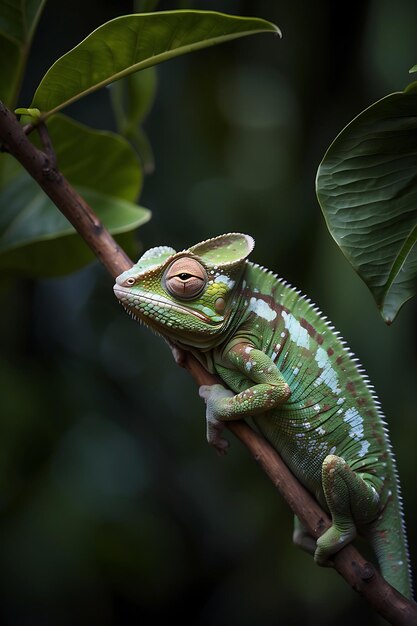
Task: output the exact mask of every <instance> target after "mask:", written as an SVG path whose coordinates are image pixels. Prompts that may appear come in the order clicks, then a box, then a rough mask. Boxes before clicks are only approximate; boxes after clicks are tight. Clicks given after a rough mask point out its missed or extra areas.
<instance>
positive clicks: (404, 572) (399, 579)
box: [370, 493, 413, 600]
mask: <svg viewBox="0 0 417 626" xmlns="http://www.w3.org/2000/svg"><path fill="white" fill-rule="evenodd" d="M370 541H371V544H372V547H373V549H374V551H375V554H376V557H377V559H378V563H379V567H380V569H381V573H382V575H383V577H384V578H385V580H386V581H387V582H389V584H390V585H392V586H393V587H394V588H395V589H397V590H398V591H399V592H400V593H402V594H403V595H404V596H405V597H406V598H409V599H410V600H412V599H413V590H412V582H411V566H410V559H409V555H408V547H407V537H406V533H405V525H404V519H403V513H402V506H401V499H400V496H398V495H397V493H392V494H391V495H390V497H389V498H388V501H387V504H386V506H385V508H384V510H383V511H382V513H381V515H380V516H379V517H378V519H377V520H376V521H375V522H374V523H373V524H372V527H371V532H370Z"/></svg>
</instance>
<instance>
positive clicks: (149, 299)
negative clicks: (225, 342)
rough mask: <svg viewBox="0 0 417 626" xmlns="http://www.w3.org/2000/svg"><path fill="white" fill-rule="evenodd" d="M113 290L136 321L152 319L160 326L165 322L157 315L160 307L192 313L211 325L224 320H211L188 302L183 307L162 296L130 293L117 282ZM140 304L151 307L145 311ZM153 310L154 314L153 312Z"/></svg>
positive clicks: (166, 309)
mask: <svg viewBox="0 0 417 626" xmlns="http://www.w3.org/2000/svg"><path fill="white" fill-rule="evenodd" d="M113 291H114V293H115V295H116V297H117V298H118V300H119V301H120V304H122V306H123V308H124V309H126V311H127V313H129V315H130V316H131V317H133V318H134V319H136V320H137V321H144V322H145V323H148V320H149V319H151V320H154V321H158V322H159V323H160V324H161V326H165V325H166V323H164V320H163V318H161V315H160V314H159V315H157V313H158V309H159V310H160V309H162V310H165V311H177V312H178V313H182V314H183V315H187V316H189V315H190V314H191V315H194V317H197V318H198V319H199V320H201V321H202V322H204V324H210V325H211V326H220V325H221V324H222V323H223V322H224V317H222V318H221V319H217V320H213V319H211V318H210V317H208V316H207V315H204V313H202V312H201V311H197V310H195V309H193V308H192V307H190V303H188V306H187V307H185V306H182V305H181V304H178V303H177V302H175V303H174V302H171V301H170V300H167V299H166V298H164V297H163V296H148V295H145V294H143V293H140V294H132V292H131V291H130V290H129V289H126V288H124V287H121V286H120V285H117V284H116V285H115V286H114V287H113ZM140 304H144V305H146V304H147V305H150V306H151V307H153V308H151V309H150V310H149V311H146V312H145V311H144V310H142V309H141V308H140V307H139V306H138V305H140ZM154 312H155V313H156V314H154ZM157 318H158V319H157ZM168 321H169V320H167V322H168Z"/></svg>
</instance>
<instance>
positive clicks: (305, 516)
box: [0, 102, 417, 626]
mask: <svg viewBox="0 0 417 626" xmlns="http://www.w3.org/2000/svg"><path fill="white" fill-rule="evenodd" d="M41 137H42V138H43V142H44V145H45V148H46V152H43V151H41V150H39V149H37V148H36V147H35V146H34V145H33V144H32V143H31V142H30V140H29V139H28V137H27V136H26V134H25V132H24V129H23V128H22V126H21V125H20V124H19V122H18V121H17V119H16V118H15V116H14V115H13V114H12V113H11V112H10V111H9V110H8V109H7V108H6V107H5V106H4V105H3V104H2V103H1V102H0V142H1V143H3V145H4V148H5V149H6V150H7V152H9V153H10V154H11V155H12V156H14V157H15V158H16V159H17V160H18V161H19V162H20V163H21V164H22V165H23V167H24V168H25V169H26V170H27V171H28V173H29V174H30V175H31V176H32V177H33V178H34V179H35V180H36V181H37V182H38V183H39V185H40V186H41V187H42V189H43V190H44V191H45V193H46V194H47V195H48V196H49V197H50V198H51V199H52V200H53V202H54V203H55V204H56V206H57V207H58V209H59V210H60V211H61V212H62V213H63V214H64V215H65V216H66V217H67V219H68V220H69V221H70V222H71V224H72V225H73V226H74V228H75V229H76V230H77V231H78V233H79V234H80V236H81V237H82V238H83V239H84V241H85V242H86V243H87V244H88V245H89V246H90V248H91V249H92V251H93V252H94V254H95V255H96V256H97V258H98V259H99V260H100V261H101V262H102V263H103V265H104V266H105V268H106V269H107V271H108V272H109V273H110V274H111V276H112V277H113V278H115V277H116V276H118V275H119V274H120V273H121V272H123V271H125V270H126V269H129V267H131V266H132V262H131V260H130V259H129V258H128V257H127V255H126V254H125V253H124V252H123V250H122V249H121V248H120V247H119V246H118V245H117V243H116V242H115V241H114V239H113V238H112V236H111V235H110V234H109V232H108V231H107V230H106V229H105V228H104V227H103V225H102V224H101V222H100V220H99V219H98V218H97V216H96V215H95V214H94V213H93V211H92V209H91V208H90V207H89V206H88V205H87V204H86V202H85V201H84V200H83V198H82V197H81V196H80V195H79V194H78V193H77V192H76V191H75V189H74V188H73V187H72V186H71V185H70V184H69V182H68V181H67V180H66V179H65V178H64V176H63V175H62V173H61V172H60V171H59V170H58V168H57V167H56V165H55V163H54V158H53V151H52V149H51V146H50V145H49V143H48V139H47V138H46V135H45V129H43V130H42V131H41ZM181 365H183V366H184V367H185V368H186V369H187V370H188V371H189V372H190V374H191V375H192V376H193V378H194V379H195V381H196V383H197V385H199V386H200V385H210V384H214V383H216V382H218V381H217V380H216V378H215V377H214V376H212V375H211V374H209V373H208V372H207V371H206V370H205V369H204V368H203V367H202V366H201V365H200V363H198V361H196V360H195V359H194V358H193V357H192V355H191V354H189V353H186V355H185V359H184V361H183V362H182V363H181ZM227 426H228V428H229V430H230V431H231V432H232V433H233V434H234V435H235V436H236V437H237V438H238V439H240V441H241V442H242V443H243V444H244V445H245V446H246V447H247V448H248V450H249V451H250V452H251V454H252V456H253V457H254V459H255V460H256V461H257V462H258V464H259V465H260V466H261V468H262V469H263V470H264V472H265V473H266V474H267V475H268V476H269V478H270V479H271V481H272V482H273V484H274V485H275V487H276V488H277V489H278V491H279V492H280V493H281V495H282V496H283V497H284V498H285V500H286V501H287V503H288V505H289V506H290V507H291V509H292V510H293V512H294V513H295V515H297V517H298V518H299V519H300V521H301V522H302V523H303V525H304V526H305V527H306V528H307V529H308V531H309V532H310V534H311V535H312V536H313V537H315V538H317V537H319V536H320V535H321V534H322V533H323V532H324V531H325V530H326V528H328V527H329V526H330V519H329V517H328V515H327V514H326V513H325V512H324V511H323V510H322V509H321V508H320V506H319V505H318V503H317V502H316V501H315V500H314V498H313V497H312V496H311V494H310V493H309V492H308V491H307V490H306V489H305V488H304V487H303V486H302V485H301V484H300V483H299V482H298V481H297V479H296V478H295V477H294V475H293V474H292V473H291V472H290V470H289V469H288V468H287V466H286V465H285V463H284V462H283V461H282V459H281V458H280V456H279V455H278V453H277V452H276V451H275V450H274V449H273V448H272V447H271V446H270V444H269V443H268V442H267V441H266V440H265V439H264V438H263V437H262V436H261V435H259V434H258V433H256V432H255V431H254V430H253V429H252V428H251V427H250V426H249V425H248V424H246V423H245V422H228V424H227ZM334 567H335V569H336V570H337V571H338V572H339V574H341V576H343V578H345V580H346V581H347V582H348V583H349V584H350V585H351V587H353V589H355V590H356V591H357V592H358V593H359V594H360V595H361V596H362V597H364V598H365V599H366V600H367V601H368V602H369V603H370V604H371V605H372V606H373V608H374V609H375V610H376V611H377V612H378V613H380V615H382V616H383V617H384V618H385V619H386V620H388V621H389V622H390V623H391V624H394V625H396V626H417V605H416V604H415V603H414V602H412V601H409V600H407V599H406V598H405V597H404V596H402V595H401V594H400V593H399V592H398V591H396V590H395V589H393V588H392V587H391V586H390V585H389V584H388V583H387V582H386V581H385V580H384V578H383V577H382V576H381V574H380V573H379V571H378V570H377V569H376V568H375V567H374V566H373V565H372V564H371V563H369V562H368V561H366V560H365V559H364V558H363V557H362V556H361V555H360V553H359V552H358V551H357V550H356V548H354V546H352V545H348V546H346V547H344V548H343V549H342V550H340V552H338V553H337V554H336V555H335V556H334Z"/></svg>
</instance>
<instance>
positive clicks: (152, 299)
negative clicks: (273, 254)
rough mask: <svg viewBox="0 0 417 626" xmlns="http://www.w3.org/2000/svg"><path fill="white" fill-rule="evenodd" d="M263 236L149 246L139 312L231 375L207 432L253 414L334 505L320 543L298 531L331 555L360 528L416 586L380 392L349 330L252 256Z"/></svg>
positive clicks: (118, 287) (125, 288) (133, 306)
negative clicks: (344, 335) (180, 246)
mask: <svg viewBox="0 0 417 626" xmlns="http://www.w3.org/2000/svg"><path fill="white" fill-rule="evenodd" d="M253 246H254V242H253V239H252V238H251V237H250V236H248V235H243V234H239V233H232V234H228V235H222V236H219V237H215V238H214V239H209V240H207V241H204V242H202V243H199V244H197V245H195V246H193V247H192V248H189V249H188V250H184V251H182V252H179V253H176V252H175V251H174V250H173V249H172V248H169V247H158V248H152V249H151V250H148V251H147V252H146V253H145V254H144V255H143V256H142V257H141V258H140V259H139V261H138V263H137V264H136V265H134V266H133V267H132V268H131V269H130V270H128V271H127V272H124V273H123V274H121V275H120V276H119V277H118V278H117V279H116V284H115V287H114V291H115V294H116V296H117V297H118V299H119V300H120V302H121V303H122V305H123V306H124V307H125V309H126V310H127V311H128V312H129V313H130V314H131V315H132V316H133V317H135V318H137V319H140V320H142V321H144V322H145V323H146V324H147V325H149V326H150V327H152V328H153V329H154V330H156V331H157V332H159V333H160V334H162V335H164V336H165V337H166V338H168V339H169V340H170V341H171V342H173V343H174V344H176V345H178V346H179V347H183V348H186V349H187V350H190V351H191V352H192V353H193V354H194V355H195V356H196V357H197V358H198V359H199V361H200V362H201V363H203V365H204V366H205V367H206V368H207V369H208V370H209V371H210V372H214V373H216V374H217V375H218V376H219V377H220V378H221V379H222V380H223V381H224V383H225V385H226V386H227V387H228V388H229V390H230V389H231V390H233V392H234V393H232V392H231V391H229V390H227V389H226V388H225V387H223V386H222V385H213V386H211V387H201V388H200V395H202V396H203V397H204V398H205V400H206V404H207V436H208V440H209V442H210V443H212V444H213V445H214V446H215V447H216V448H217V449H218V450H219V451H221V452H224V451H225V449H226V447H227V442H225V440H224V439H223V438H222V437H221V435H220V432H221V426H222V422H224V421H227V420H234V419H240V418H242V417H249V416H251V417H253V419H254V421H255V422H256V424H257V426H258V428H259V429H260V430H261V432H262V433H263V434H264V436H265V437H266V438H267V439H268V440H269V441H270V443H271V444H272V445H273V446H274V447H275V448H276V450H277V451H278V452H279V453H280V455H281V456H282V458H283V459H284V460H285V462H286V463H287V465H288V466H289V467H290V468H291V470H292V471H293V473H294V474H295V475H296V476H297V478H298V479H299V480H300V481H301V482H302V483H303V484H304V485H305V486H306V487H307V488H308V489H309V490H310V491H311V492H312V493H313V494H314V495H315V497H316V498H317V500H318V501H319V502H320V503H321V505H322V506H323V507H324V508H325V509H327V510H328V511H329V512H330V514H331V516H332V526H331V528H329V530H327V531H326V532H325V533H324V534H323V535H322V536H321V537H320V538H319V539H318V541H317V542H316V543H315V542H314V541H313V539H312V538H311V537H309V536H308V535H307V533H306V532H305V530H304V529H303V527H302V526H301V524H300V523H299V522H298V521H297V520H296V525H295V531H294V540H295V542H296V543H297V544H299V545H301V546H302V547H304V548H305V549H307V550H309V551H314V557H315V560H316V562H317V563H319V564H324V563H325V562H326V561H327V560H328V558H329V557H330V556H331V555H332V554H334V553H335V552H337V551H338V550H339V549H340V548H341V547H342V546H343V545H345V544H346V543H348V542H349V541H351V540H352V539H353V538H354V537H355V536H356V533H357V531H359V532H360V533H361V534H362V535H364V536H365V537H367V538H368V539H369V540H370V542H371V543H372V545H373V547H374V549H375V552H376V555H377V558H378V561H379V564H380V567H381V570H382V573H383V575H384V577H385V578H386V579H387V580H388V582H390V583H391V584H392V585H393V586H394V587H396V588H397V589H398V590H399V591H400V592H401V593H403V594H404V595H405V596H407V597H411V596H412V591H411V584H410V568H409V560H408V553H407V545H406V536H405V530H404V523H403V515H402V505H401V498H400V494H399V485H398V480H397V474H396V469H395V461H394V457H393V454H392V451H391V446H390V442H389V439H388V435H387V431H386V426H385V422H384V419H383V416H382V413H381V410H380V405H379V402H378V401H377V399H376V397H375V394H374V391H373V389H372V387H371V385H370V384H369V381H368V379H367V377H366V376H365V374H364V372H363V370H362V369H361V368H360V367H359V366H358V363H357V361H356V359H354V358H353V356H352V354H351V352H350V351H349V349H348V348H347V346H346V344H345V343H344V342H343V341H342V340H341V338H340V336H339V334H338V333H337V332H336V331H335V330H334V328H333V327H332V326H331V325H330V324H329V323H328V322H327V321H326V318H324V317H323V316H322V315H321V313H320V312H319V310H318V309H317V308H316V307H315V306H314V305H313V304H312V303H311V302H310V301H309V300H308V299H306V298H305V297H304V296H303V295H301V294H300V292H297V291H295V290H294V289H293V288H292V287H290V286H289V285H288V284H287V283H286V282H285V281H283V280H281V279H279V278H278V277H277V276H275V275H274V274H273V273H271V272H269V271H267V270H265V269H264V268H262V267H259V266H258V265H255V264H253V263H251V262H249V261H247V260H246V259H247V257H248V255H249V254H250V252H251V251H252V249H253Z"/></svg>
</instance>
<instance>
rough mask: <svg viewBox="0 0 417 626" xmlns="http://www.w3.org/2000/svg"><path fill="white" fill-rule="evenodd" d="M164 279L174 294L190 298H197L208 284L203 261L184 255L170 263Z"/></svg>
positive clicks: (168, 288) (178, 296)
mask: <svg viewBox="0 0 417 626" xmlns="http://www.w3.org/2000/svg"><path fill="white" fill-rule="evenodd" d="M164 280H165V286H166V288H167V290H168V291H169V293H170V294H171V295H172V296H175V297H176V298H181V299H184V300H189V299H191V298H196V297H197V296H198V295H199V294H200V293H201V292H202V291H203V289H204V287H205V286H206V284H207V274H206V270H205V269H204V267H203V266H202V265H201V263H199V262H198V261H196V260H195V259H189V258H187V257H183V258H181V259H177V260H176V261H174V262H173V264H172V265H170V267H169V268H168V270H167V272H166V274H165V277H164Z"/></svg>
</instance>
